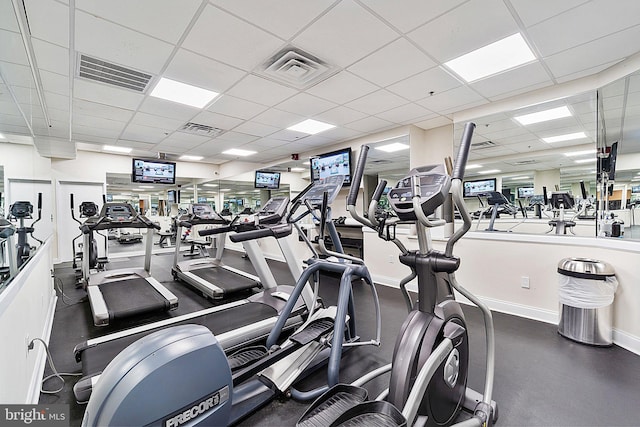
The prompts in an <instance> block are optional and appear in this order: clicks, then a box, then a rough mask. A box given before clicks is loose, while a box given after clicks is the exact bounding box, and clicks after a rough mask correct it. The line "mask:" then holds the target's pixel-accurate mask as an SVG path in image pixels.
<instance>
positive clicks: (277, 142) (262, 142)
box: [251, 138, 287, 151]
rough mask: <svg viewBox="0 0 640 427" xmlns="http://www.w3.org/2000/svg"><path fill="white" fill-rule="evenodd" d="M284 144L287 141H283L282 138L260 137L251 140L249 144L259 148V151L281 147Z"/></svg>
mask: <svg viewBox="0 0 640 427" xmlns="http://www.w3.org/2000/svg"><path fill="white" fill-rule="evenodd" d="M285 144H287V141H284V140H282V139H273V138H260V139H259V140H257V141H255V142H253V143H252V144H251V146H256V147H258V148H260V151H262V150H263V149H271V148H275V147H281V146H283V145H285Z"/></svg>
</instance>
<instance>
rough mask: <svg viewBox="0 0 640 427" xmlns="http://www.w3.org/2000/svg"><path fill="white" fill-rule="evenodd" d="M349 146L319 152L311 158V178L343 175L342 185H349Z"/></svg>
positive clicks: (316, 179)
mask: <svg viewBox="0 0 640 427" xmlns="http://www.w3.org/2000/svg"><path fill="white" fill-rule="evenodd" d="M351 163H352V162H351V147H349V148H344V149H342V150H337V151H332V152H330V153H325V154H321V155H319V156H317V157H314V158H312V159H311V166H310V168H311V180H312V181H314V182H315V181H318V180H320V179H325V178H327V177H329V176H335V175H344V182H343V183H342V185H343V186H349V185H351Z"/></svg>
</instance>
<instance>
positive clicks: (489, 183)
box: [463, 178, 496, 197]
mask: <svg viewBox="0 0 640 427" xmlns="http://www.w3.org/2000/svg"><path fill="white" fill-rule="evenodd" d="M463 189H464V190H463V195H464V197H476V196H477V195H479V194H482V193H487V192H489V191H496V179H495V178H488V179H477V180H475V181H465V182H464V183H463Z"/></svg>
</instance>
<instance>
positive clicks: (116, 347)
mask: <svg viewBox="0 0 640 427" xmlns="http://www.w3.org/2000/svg"><path fill="white" fill-rule="evenodd" d="M277 314H278V313H277V311H276V310H275V308H273V307H271V306H269V305H266V304H260V303H249V304H243V305H240V306H235V307H231V308H229V309H227V310H222V311H218V312H215V313H211V314H207V315H204V316H200V317H196V318H194V319H190V320H185V321H182V322H179V323H174V324H172V325H170V326H178V325H186V324H195V325H203V326H206V327H207V328H209V329H210V330H211V332H213V333H214V335H220V334H222V333H225V332H229V331H231V330H234V329H238V328H240V327H242V326H246V325H251V324H253V323H256V322H259V321H261V320H264V319H268V318H269V317H273V316H277ZM167 327H169V326H167ZM160 329H164V328H156V329H152V330H150V331H144V332H140V333H137V334H134V335H130V336H126V337H122V338H118V339H116V340H112V341H107V342H105V343H103V344H100V345H97V346H95V347H89V348H87V349H85V350H84V351H83V352H82V374H83V375H84V376H88V375H95V374H97V373H98V372H101V371H102V370H104V368H106V367H107V365H108V364H109V362H111V360H113V358H114V357H116V355H117V354H118V353H120V352H121V351H122V350H123V349H124V348H125V347H127V346H128V345H129V344H131V343H133V342H134V341H137V340H138V339H140V338H142V337H144V336H145V335H148V334H151V333H153V332H156V331H159V330H160Z"/></svg>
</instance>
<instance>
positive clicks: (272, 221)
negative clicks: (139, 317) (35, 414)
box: [73, 186, 316, 403]
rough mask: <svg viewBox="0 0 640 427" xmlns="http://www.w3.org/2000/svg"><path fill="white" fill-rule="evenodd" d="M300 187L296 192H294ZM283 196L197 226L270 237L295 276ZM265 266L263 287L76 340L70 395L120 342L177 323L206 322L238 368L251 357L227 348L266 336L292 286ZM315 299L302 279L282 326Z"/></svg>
mask: <svg viewBox="0 0 640 427" xmlns="http://www.w3.org/2000/svg"><path fill="white" fill-rule="evenodd" d="M308 188H311V186H309V187H308ZM305 192H306V191H305ZM305 192H303V193H300V195H299V196H298V197H300V196H302V195H303V194H304V193H305ZM288 202H289V199H288V198H287V197H274V198H272V199H270V200H269V201H268V202H267V203H266V204H265V205H264V207H263V208H262V209H261V210H260V212H258V213H257V214H256V217H255V218H254V219H253V221H252V222H247V223H234V222H232V223H230V224H229V225H227V226H225V227H221V228H220V229H216V228H213V229H211V230H203V231H206V232H208V233H210V234H223V233H226V232H230V231H235V234H233V235H232V238H233V239H234V240H238V241H241V240H245V239H247V241H254V243H255V239H259V238H265V237H273V238H275V239H276V242H278V245H279V247H280V249H281V251H282V255H283V256H284V259H285V261H286V264H287V267H288V268H289V271H290V272H291V275H292V276H293V277H294V280H297V278H298V277H300V276H301V275H302V271H303V269H302V265H301V264H300V263H299V262H298V261H297V259H296V257H295V254H294V252H293V250H292V248H291V245H290V244H289V242H288V241H287V236H289V235H291V233H292V231H293V227H292V224H291V223H290V222H289V221H288V218H290V215H289V216H288V217H286V216H285V213H286V208H287V206H288ZM205 234H206V233H205ZM262 262H264V267H263V268H266V269H267V270H268V268H269V267H268V265H267V264H266V260H265V259H264V256H262ZM268 272H269V276H270V277H271V279H270V280H267V281H265V282H263V290H262V291H261V292H258V293H256V294H254V295H251V296H250V297H248V298H246V299H242V300H238V301H234V302H230V303H226V304H222V305H218V306H216V307H212V308H208V309H204V310H200V311H197V312H193V313H189V314H185V315H182V316H177V317H173V318H170V319H166V320H162V321H159V322H155V323H151V324H147V325H142V326H139V327H135V328H131V329H128V330H124V331H120V332H116V333H113V334H109V335H105V336H101V337H98V338H94V339H90V340H87V341H85V342H82V343H80V344H78V345H76V347H75V349H74V354H75V358H76V361H77V362H81V363H82V374H83V377H82V378H81V379H80V381H78V382H77V383H76V384H75V385H74V387H73V392H74V395H75V397H76V401H77V402H78V403H86V402H87V401H88V400H89V397H90V396H91V391H92V389H93V385H94V384H95V383H96V382H97V381H98V380H99V378H100V374H101V373H102V371H103V370H104V368H105V367H106V366H107V365H108V364H109V362H110V361H111V360H112V359H113V358H114V357H115V356H116V355H118V353H120V351H122V350H123V349H124V348H125V347H127V346H128V345H129V344H131V343H133V342H135V341H137V340H138V339H140V338H142V337H144V336H146V335H148V334H151V333H153V332H156V331H158V330H160V329H163V328H167V327H170V326H177V325H181V324H199V325H203V326H206V327H207V328H209V329H210V330H211V331H212V332H213V333H214V334H215V336H216V339H217V340H218V342H219V343H220V345H221V346H222V348H223V349H224V350H225V352H226V353H227V354H228V355H230V356H229V363H230V364H231V366H232V369H237V368H240V367H242V366H243V365H244V364H245V363H249V362H251V360H252V359H247V358H246V355H247V353H246V352H242V354H241V355H239V356H241V357H238V358H236V357H234V356H233V353H235V352H236V351H237V350H239V349H246V348H248V346H249V345H252V344H255V343H256V342H257V341H259V340H262V339H266V337H267V336H268V335H269V333H270V332H271V329H272V328H273V326H274V325H275V323H276V321H277V319H278V316H279V314H280V312H281V311H282V309H283V308H284V307H285V304H286V302H287V301H288V299H289V295H291V291H292V290H293V286H291V285H278V284H276V283H275V279H274V278H273V274H271V271H270V270H268ZM315 305H316V302H315V298H314V293H313V290H312V287H311V285H310V284H309V283H307V284H306V286H305V288H304V289H303V291H302V294H301V297H300V298H299V299H298V301H297V302H296V305H295V307H294V309H293V311H292V312H291V315H290V316H289V317H288V319H287V320H286V322H285V329H287V330H293V329H294V328H296V327H298V326H299V325H301V324H302V322H303V321H304V320H305V318H306V315H307V313H309V312H310V311H311V310H312V309H313V308H314V307H315ZM261 355H262V353H260V352H256V357H259V356H261Z"/></svg>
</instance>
